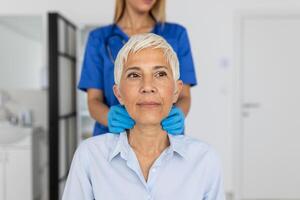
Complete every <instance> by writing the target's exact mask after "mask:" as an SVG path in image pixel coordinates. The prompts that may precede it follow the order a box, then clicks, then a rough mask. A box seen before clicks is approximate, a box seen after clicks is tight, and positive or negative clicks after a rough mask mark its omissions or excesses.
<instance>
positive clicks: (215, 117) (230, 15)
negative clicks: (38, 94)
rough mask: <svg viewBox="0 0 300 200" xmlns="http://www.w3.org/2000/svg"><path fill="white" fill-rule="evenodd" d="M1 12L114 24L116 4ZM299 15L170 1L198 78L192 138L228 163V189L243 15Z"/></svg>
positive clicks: (55, 3)
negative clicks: (238, 19)
mask: <svg viewBox="0 0 300 200" xmlns="http://www.w3.org/2000/svg"><path fill="white" fill-rule="evenodd" d="M1 1H3V2H1V3H0V5H1V7H0V14H1V13H5V14H8V13H14V14H16V13H21V14H25V13H30V14H32V13H43V12H45V11H47V10H58V11H60V12H61V13H62V14H64V15H65V16H66V17H68V18H69V19H71V20H72V21H74V22H76V24H78V25H80V24H105V23H110V22H111V20H112V16H113V7H114V1H113V0H108V1H104V0H85V1H74V0H51V1H50V0H48V1H46V0H23V1H19V0H5V1H4V0H1ZM245 9H246V10H249V9H255V10H257V9H259V10H262V9H268V10H270V9H276V10H294V11H295V10H299V11H300V1H298V0H212V1H204V0H198V1H197V0H194V1H192V0H184V1H183V0H168V5H167V18H168V20H169V21H172V22H179V23H181V24H183V25H185V26H186V27H187V29H188V31H189V35H190V40H191V43H192V49H193V55H194V60H195V65H196V71H197V76H198V86H197V87H195V88H193V89H192V110H191V111H190V114H189V116H188V119H187V131H186V132H187V134H189V135H193V136H196V137H198V138H200V139H203V140H205V141H207V142H208V143H210V144H212V145H213V146H214V147H215V148H216V149H217V150H218V152H219V153H220V154H221V156H222V159H223V162H224V171H225V188H226V190H227V191H230V190H232V189H233V183H232V181H233V179H232V174H233V173H232V168H233V165H234V163H233V162H232V153H233V152H232V151H233V148H232V147H233V142H232V139H233V138H232V137H233V133H232V131H233V124H234V123H235V122H233V120H232V118H231V115H232V113H231V111H232V93H233V87H234V85H233V80H232V77H233V72H234V70H233V42H234V15H235V12H236V11H238V10H245Z"/></svg>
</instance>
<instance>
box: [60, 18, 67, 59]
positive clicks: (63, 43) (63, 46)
mask: <svg viewBox="0 0 300 200" xmlns="http://www.w3.org/2000/svg"><path fill="white" fill-rule="evenodd" d="M66 28H67V27H66V23H65V21H64V20H62V19H60V18H59V19H58V51H59V52H60V53H65V52H66Z"/></svg>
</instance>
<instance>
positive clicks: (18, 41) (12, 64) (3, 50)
mask: <svg viewBox="0 0 300 200" xmlns="http://www.w3.org/2000/svg"><path fill="white" fill-rule="evenodd" d="M0 44H1V46H0V88H5V89H9V88H23V89H33V88H35V89H39V88H41V84H40V83H41V80H40V73H41V68H42V44H41V42H39V41H36V40H33V39H32V38H30V37H29V36H26V35H24V34H21V33H20V32H18V31H16V30H13V29H11V28H9V27H8V26H6V25H3V24H1V23H0Z"/></svg>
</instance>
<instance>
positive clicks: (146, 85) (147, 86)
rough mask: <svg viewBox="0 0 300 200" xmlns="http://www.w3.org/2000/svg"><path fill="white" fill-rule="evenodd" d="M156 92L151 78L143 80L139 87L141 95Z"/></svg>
mask: <svg viewBox="0 0 300 200" xmlns="http://www.w3.org/2000/svg"><path fill="white" fill-rule="evenodd" d="M156 91H157V89H156V87H155V85H154V81H153V79H152V78H144V79H143V81H142V85H141V90H140V92H141V93H155V92H156Z"/></svg>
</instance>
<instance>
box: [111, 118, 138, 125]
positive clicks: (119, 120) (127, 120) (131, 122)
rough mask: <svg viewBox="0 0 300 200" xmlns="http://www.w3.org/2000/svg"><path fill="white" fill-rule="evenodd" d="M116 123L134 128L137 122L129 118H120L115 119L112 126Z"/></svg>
mask: <svg viewBox="0 0 300 200" xmlns="http://www.w3.org/2000/svg"><path fill="white" fill-rule="evenodd" d="M116 123H118V124H119V123H120V124H124V125H126V126H133V125H134V124H135V121H134V120H133V119H131V118H127V117H120V118H115V119H112V120H111V124H112V125H113V126H115V124H116Z"/></svg>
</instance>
